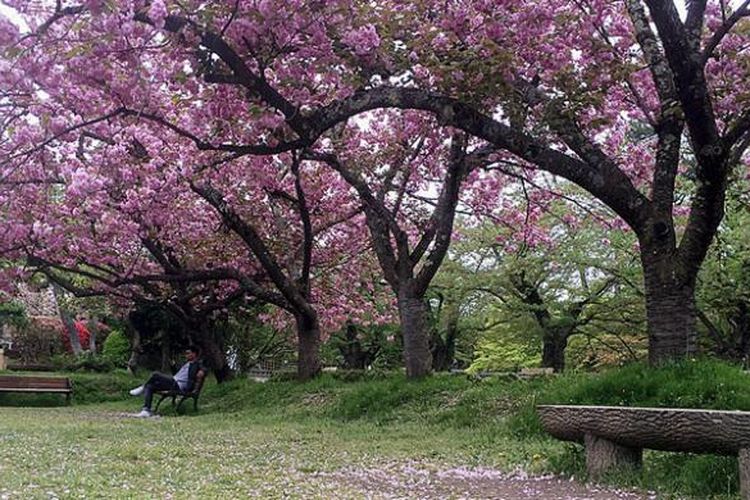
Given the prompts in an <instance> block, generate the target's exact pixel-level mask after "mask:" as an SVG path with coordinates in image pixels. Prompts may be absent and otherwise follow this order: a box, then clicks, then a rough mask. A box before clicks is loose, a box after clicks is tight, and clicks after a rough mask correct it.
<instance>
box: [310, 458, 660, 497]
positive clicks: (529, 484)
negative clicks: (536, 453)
mask: <svg viewBox="0 0 750 500" xmlns="http://www.w3.org/2000/svg"><path fill="white" fill-rule="evenodd" d="M317 476H318V479H319V480H322V481H324V482H325V481H327V480H328V481H332V482H337V483H339V484H340V485H341V487H342V494H343V496H342V498H351V496H349V495H351V494H353V493H358V494H360V495H361V497H362V498H372V499H397V498H410V499H411V498H414V499H448V498H453V499H532V498H533V499H544V500H563V499H564V500H573V499H576V500H578V499H590V500H612V499H627V500H642V499H653V498H656V495H654V494H651V493H641V492H633V491H624V490H618V489H614V488H607V487H599V486H596V485H586V484H581V483H579V482H576V481H572V480H565V479H560V478H555V477H551V476H541V477H531V476H528V475H527V474H525V473H524V472H522V471H518V472H515V473H507V472H501V471H498V470H494V469H487V468H449V469H446V468H439V467H435V466H429V465H428V466H425V464H402V463H394V464H387V465H384V466H378V467H373V468H367V469H362V468H351V469H342V470H339V471H336V472H332V473H326V474H317ZM344 492H346V493H344Z"/></svg>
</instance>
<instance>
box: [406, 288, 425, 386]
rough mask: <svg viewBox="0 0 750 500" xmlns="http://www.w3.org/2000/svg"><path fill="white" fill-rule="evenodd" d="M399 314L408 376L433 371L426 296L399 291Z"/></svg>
mask: <svg viewBox="0 0 750 500" xmlns="http://www.w3.org/2000/svg"><path fill="white" fill-rule="evenodd" d="M398 314H399V318H400V319H401V333H402V334H403V337H404V358H405V362H406V377H407V378H409V379H416V378H421V377H424V376H426V375H429V374H430V372H431V371H432V354H431V353H430V342H429V338H428V335H427V328H426V326H427V325H426V319H427V306H426V304H425V303H424V298H423V297H414V296H410V295H409V294H408V293H404V292H403V291H401V292H399V295H398Z"/></svg>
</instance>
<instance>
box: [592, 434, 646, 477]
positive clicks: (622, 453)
mask: <svg viewBox="0 0 750 500" xmlns="http://www.w3.org/2000/svg"><path fill="white" fill-rule="evenodd" d="M584 444H585V446H586V471H587V472H588V474H589V476H590V477H593V478H597V477H600V476H601V475H602V474H604V473H606V472H607V471H610V470H613V469H640V467H641V464H642V463H643V450H642V449H640V448H629V447H627V446H620V445H619V444H617V443H613V442H612V441H608V440H606V439H603V438H600V437H596V436H594V435H592V434H586V436H585V437H584Z"/></svg>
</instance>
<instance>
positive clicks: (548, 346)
mask: <svg viewBox="0 0 750 500" xmlns="http://www.w3.org/2000/svg"><path fill="white" fill-rule="evenodd" d="M568 337H569V335H568V334H567V333H566V332H558V331H552V332H544V337H543V339H542V368H552V369H553V370H554V371H555V372H556V373H562V371H563V370H565V348H566V347H568Z"/></svg>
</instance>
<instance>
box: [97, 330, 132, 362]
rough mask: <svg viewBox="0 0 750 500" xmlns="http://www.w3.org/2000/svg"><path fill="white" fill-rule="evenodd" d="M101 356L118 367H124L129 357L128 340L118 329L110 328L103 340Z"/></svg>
mask: <svg viewBox="0 0 750 500" xmlns="http://www.w3.org/2000/svg"><path fill="white" fill-rule="evenodd" d="M102 356H103V357H104V358H105V359H107V360H109V361H110V362H111V363H112V364H113V365H114V366H116V367H118V368H125V366H126V365H127V363H128V358H129V357H130V342H128V339H127V337H125V335H124V334H123V333H122V332H121V331H120V330H112V331H111V332H109V335H107V338H106V339H105V340H104V345H103V346H102Z"/></svg>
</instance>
